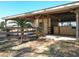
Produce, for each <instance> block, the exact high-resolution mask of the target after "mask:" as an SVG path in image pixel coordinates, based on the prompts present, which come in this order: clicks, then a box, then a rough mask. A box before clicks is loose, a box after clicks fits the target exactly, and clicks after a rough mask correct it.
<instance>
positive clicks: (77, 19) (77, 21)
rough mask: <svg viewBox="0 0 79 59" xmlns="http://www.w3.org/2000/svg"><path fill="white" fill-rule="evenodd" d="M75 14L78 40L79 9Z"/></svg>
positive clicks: (78, 37)
mask: <svg viewBox="0 0 79 59" xmlns="http://www.w3.org/2000/svg"><path fill="white" fill-rule="evenodd" d="M75 13H76V38H77V40H79V9H78V10H76V11H75Z"/></svg>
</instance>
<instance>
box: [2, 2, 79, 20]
mask: <svg viewBox="0 0 79 59" xmlns="http://www.w3.org/2000/svg"><path fill="white" fill-rule="evenodd" d="M77 8H79V2H78V1H77V2H72V3H68V4H64V5H60V6H55V7H51V8H47V9H42V10H38V11H33V12H28V13H23V14H18V15H12V16H6V17H3V18H2V19H13V18H17V17H24V16H26V17H29V16H34V15H37V14H49V13H51V12H52V13H57V12H62V11H67V10H73V9H77Z"/></svg>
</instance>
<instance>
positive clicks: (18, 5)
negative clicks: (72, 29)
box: [0, 1, 72, 21]
mask: <svg viewBox="0 0 79 59" xmlns="http://www.w3.org/2000/svg"><path fill="white" fill-rule="evenodd" d="M69 2H72V1H0V21H3V20H2V19H1V18H2V17H5V16H11V15H16V14H21V13H26V12H30V11H35V10H40V9H44V8H48V7H53V6H58V5H62V4H66V3H69Z"/></svg>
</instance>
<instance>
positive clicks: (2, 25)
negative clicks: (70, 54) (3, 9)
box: [0, 21, 5, 30]
mask: <svg viewBox="0 0 79 59" xmlns="http://www.w3.org/2000/svg"><path fill="white" fill-rule="evenodd" d="M4 25H5V22H4V21H2V22H0V29H1V30H2V29H3V28H4Z"/></svg>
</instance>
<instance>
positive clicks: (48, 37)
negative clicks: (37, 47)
mask: <svg viewBox="0 0 79 59" xmlns="http://www.w3.org/2000/svg"><path fill="white" fill-rule="evenodd" d="M41 38H46V39H54V40H76V38H75V37H67V36H57V35H46V36H45V37H41Z"/></svg>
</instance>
